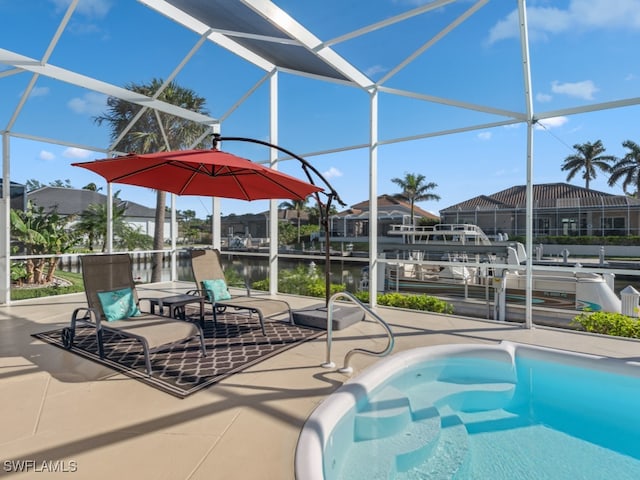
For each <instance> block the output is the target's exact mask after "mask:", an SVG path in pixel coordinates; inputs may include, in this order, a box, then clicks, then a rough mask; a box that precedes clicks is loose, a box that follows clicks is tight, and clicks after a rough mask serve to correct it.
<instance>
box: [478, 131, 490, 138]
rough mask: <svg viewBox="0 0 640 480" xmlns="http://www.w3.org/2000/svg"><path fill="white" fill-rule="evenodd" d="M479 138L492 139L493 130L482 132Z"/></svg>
mask: <svg viewBox="0 0 640 480" xmlns="http://www.w3.org/2000/svg"><path fill="white" fill-rule="evenodd" d="M478 138H479V139H480V140H491V132H480V133H479V134H478Z"/></svg>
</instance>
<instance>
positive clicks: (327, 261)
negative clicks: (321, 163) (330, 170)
mask: <svg viewBox="0 0 640 480" xmlns="http://www.w3.org/2000/svg"><path fill="white" fill-rule="evenodd" d="M221 141H238V142H250V143H257V144H259V145H264V146H265V147H270V148H275V149H277V150H280V151H281V152H284V153H286V154H287V155H289V156H291V158H295V159H296V160H298V161H299V162H300V163H301V164H302V169H303V170H304V172H305V173H306V175H307V178H308V179H309V182H311V183H312V184H313V185H315V182H314V181H313V177H312V175H311V173H310V171H311V172H313V173H314V174H315V175H316V176H317V177H318V178H319V179H320V180H322V182H323V183H324V184H325V186H326V187H327V188H328V189H329V192H328V193H327V192H324V193H325V195H327V197H328V200H327V203H326V205H325V209H326V211H325V212H323V211H322V203H321V202H320V197H319V195H318V194H317V193H316V199H317V201H318V209H319V210H320V216H321V217H322V224H323V227H324V243H325V245H326V247H325V252H324V281H325V283H324V284H325V307H329V298H330V297H331V245H330V244H329V212H330V211H331V200H332V199H335V200H336V201H337V202H338V203H339V204H340V205H342V206H346V204H345V203H344V202H343V201H342V200H341V199H340V196H339V195H338V192H336V190H335V189H334V188H333V186H332V185H331V184H330V183H329V182H328V181H327V179H326V178H324V176H323V175H322V174H321V173H320V172H319V171H318V170H317V169H316V168H315V167H314V166H313V165H311V164H310V163H309V162H308V161H306V160H305V159H304V158H302V157H300V156H299V155H296V154H295V153H293V152H291V151H290V150H287V149H286V148H283V147H280V146H278V145H274V144H273V143H269V142H265V141H264V140H258V139H255V138H246V137H222V136H221V135H220V134H219V133H217V132H216V133H213V144H212V147H213V148H214V149H215V148H217V147H218V142H221Z"/></svg>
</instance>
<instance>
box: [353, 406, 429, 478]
mask: <svg viewBox="0 0 640 480" xmlns="http://www.w3.org/2000/svg"><path fill="white" fill-rule="evenodd" d="M405 410H406V411H407V412H409V407H408V403H407V406H405ZM367 413H370V412H367ZM408 415H409V417H410V414H409V413H408ZM387 418H389V417H387ZM394 418H398V417H394ZM440 425H441V420H440V415H439V413H438V410H437V409H436V408H435V407H433V408H432V409H431V410H430V412H427V410H426V409H425V410H424V411H423V412H422V415H421V416H420V417H418V418H410V419H409V421H408V423H407V424H405V425H404V427H403V428H402V430H401V431H398V432H396V433H393V434H388V433H389V431H386V432H385V433H386V435H385V436H384V437H378V438H372V439H367V440H361V441H357V442H355V443H354V445H353V446H352V447H351V449H350V451H349V456H348V459H347V462H346V463H345V465H344V466H343V467H342V469H341V475H342V476H343V478H363V479H365V478H366V479H367V480H368V479H388V478H393V476H394V474H395V472H397V471H406V470H408V469H410V468H412V467H414V466H415V465H420V464H422V463H423V462H424V461H425V460H426V459H427V458H429V456H430V455H431V454H432V452H433V450H434V448H435V447H436V445H437V444H438V440H439V437H440Z"/></svg>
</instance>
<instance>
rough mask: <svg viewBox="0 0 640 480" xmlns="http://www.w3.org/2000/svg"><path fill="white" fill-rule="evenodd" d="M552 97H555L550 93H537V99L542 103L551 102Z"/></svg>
mask: <svg viewBox="0 0 640 480" xmlns="http://www.w3.org/2000/svg"><path fill="white" fill-rule="evenodd" d="M552 99H553V97H552V96H551V95H549V94H548V93H538V94H537V95H536V100H537V101H539V102H540V103H545V102H550V101H551V100H552Z"/></svg>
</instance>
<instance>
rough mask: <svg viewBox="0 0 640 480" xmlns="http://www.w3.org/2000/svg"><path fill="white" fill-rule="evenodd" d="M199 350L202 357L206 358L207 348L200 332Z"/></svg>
mask: <svg viewBox="0 0 640 480" xmlns="http://www.w3.org/2000/svg"><path fill="white" fill-rule="evenodd" d="M200 348H201V349H202V356H203V357H206V356H207V347H206V346H205V344H204V333H203V332H202V330H200Z"/></svg>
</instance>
